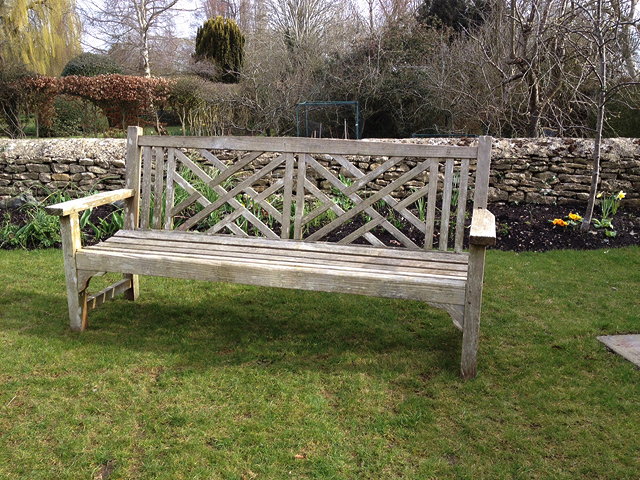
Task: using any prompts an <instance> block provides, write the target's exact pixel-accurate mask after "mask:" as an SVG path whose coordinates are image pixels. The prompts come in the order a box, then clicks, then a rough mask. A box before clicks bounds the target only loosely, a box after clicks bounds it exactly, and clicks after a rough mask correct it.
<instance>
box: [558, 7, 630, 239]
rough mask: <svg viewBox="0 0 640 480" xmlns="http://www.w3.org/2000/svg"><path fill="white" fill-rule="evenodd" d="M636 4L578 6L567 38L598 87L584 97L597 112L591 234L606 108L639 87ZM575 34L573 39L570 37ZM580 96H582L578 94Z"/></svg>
mask: <svg viewBox="0 0 640 480" xmlns="http://www.w3.org/2000/svg"><path fill="white" fill-rule="evenodd" d="M635 8H636V2H635V0H629V1H625V0H591V1H588V2H584V3H579V4H577V5H576V10H577V12H578V14H579V15H578V17H577V21H576V22H574V23H573V24H572V25H571V26H570V28H568V29H567V32H566V35H567V36H568V37H569V38H575V39H576V40H575V41H576V45H575V47H576V48H575V51H576V54H577V55H578V56H579V58H580V60H581V61H582V62H583V63H584V65H585V70H586V72H587V73H588V74H589V75H590V77H591V79H592V81H593V82H594V84H595V88H594V90H595V95H584V94H583V95H582V97H581V98H582V100H583V101H584V102H586V103H590V104H591V105H592V106H593V107H594V108H595V112H596V125H595V132H594V145H593V171H592V174H591V186H590V189H589V198H588V202H587V208H586V211H585V214H584V216H583V220H582V225H581V229H582V230H583V231H586V230H589V228H590V227H591V221H592V218H593V210H594V207H595V202H596V196H597V192H598V188H599V184H600V162H601V156H602V152H601V145H602V133H603V128H604V125H605V122H606V116H607V105H608V103H609V102H610V101H611V100H612V99H613V98H614V96H615V95H616V94H618V93H619V92H620V91H621V90H623V89H625V88H626V87H629V86H631V85H637V84H638V81H637V78H636V76H637V75H636V71H637V69H636V68H635V64H634V62H633V56H634V53H635V52H636V51H637V47H638V45H637V43H636V44H635V45H634V43H635V42H634V39H633V38H632V37H631V36H630V31H631V30H632V29H633V30H636V29H637V27H638V26H639V25H640V18H639V17H638V16H637V13H636V11H635ZM570 34H573V35H570ZM578 93H580V92H578Z"/></svg>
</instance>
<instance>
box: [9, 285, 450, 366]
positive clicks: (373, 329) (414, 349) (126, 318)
mask: <svg viewBox="0 0 640 480" xmlns="http://www.w3.org/2000/svg"><path fill="white" fill-rule="evenodd" d="M192 283H193V286H195V287H196V289H197V292H196V293H195V294H194V293H193V292H186V291H185V290H184V286H183V287H182V288H178V289H176V290H175V291H172V289H171V288H167V289H164V290H163V289H161V288H160V289H158V287H157V286H156V287H155V288H154V291H145V288H144V286H143V289H142V294H141V297H140V299H139V300H138V301H137V302H128V301H126V300H124V299H116V300H114V301H110V302H107V303H105V304H104V305H101V306H100V307H98V309H96V310H93V311H91V312H90V314H89V328H88V329H87V330H85V331H84V332H82V333H79V334H78V333H74V332H71V331H70V330H69V328H68V323H67V306H66V299H65V297H63V296H61V295H46V294H39V293H34V292H32V291H29V292H27V291H23V292H16V293H17V294H18V295H17V296H19V297H21V298H20V307H19V308H21V309H27V310H31V315H30V316H31V318H33V319H35V320H34V323H33V324H32V325H31V327H25V326H24V325H23V326H22V328H20V330H23V331H24V334H27V335H37V336H39V337H46V338H47V340H49V341H58V342H62V343H63V344H65V345H62V347H63V348H65V349H67V348H71V349H72V348H74V347H78V345H79V344H81V345H95V347H96V348H97V349H99V348H105V347H109V348H115V349H131V350H136V351H145V352H152V353H154V354H158V355H163V354H167V355H169V356H171V358H172V360H171V361H172V363H175V362H176V360H177V361H178V363H180V364H185V365H188V366H189V368H194V369H207V368H211V367H219V366H242V365H246V366H249V367H252V366H253V367H256V368H271V369H276V370H279V369H282V370H286V371H296V370H307V369H311V370H321V371H332V370H336V371H340V370H343V369H348V370H350V371H363V372H365V371H369V372H370V371H375V370H379V369H381V368H382V369H384V370H386V371H392V372H393V371H394V370H398V371H399V372H400V371H403V370H405V369H406V368H407V366H408V365H414V364H415V366H416V367H417V368H419V369H420V370H421V371H428V372H429V375H431V374H433V373H435V372H438V371H441V372H448V373H450V374H454V375H457V372H458V368H459V355H460V346H461V339H462V335H461V333H460V332H459V331H458V330H457V329H455V328H454V327H453V325H452V323H451V320H450V318H449V316H448V315H447V314H446V313H444V312H443V311H441V310H437V309H434V308H431V307H429V306H427V305H425V304H423V303H420V302H416V301H408V300H388V299H380V298H370V297H362V296H357V295H348V294H330V293H321V292H306V291H295V290H285V289H278V288H261V287H246V286H239V285H224V286H223V287H220V286H219V284H211V283H209V284H208V285H210V288H206V287H203V285H202V283H201V282H192ZM187 296H188V298H185V297H187ZM25 299H26V303H27V304H25ZM9 303H12V302H9ZM16 307H17V306H16ZM412 368H413V367H412Z"/></svg>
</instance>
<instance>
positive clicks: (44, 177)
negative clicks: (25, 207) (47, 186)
mask: <svg viewBox="0 0 640 480" xmlns="http://www.w3.org/2000/svg"><path fill="white" fill-rule="evenodd" d="M38 180H40V181H41V182H42V183H49V182H50V181H51V174H49V173H41V174H40V175H39V176H38Z"/></svg>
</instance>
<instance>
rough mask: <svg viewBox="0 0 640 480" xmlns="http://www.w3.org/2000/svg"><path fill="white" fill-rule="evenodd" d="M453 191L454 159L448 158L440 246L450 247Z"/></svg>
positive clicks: (442, 248) (441, 210) (443, 193)
mask: <svg viewBox="0 0 640 480" xmlns="http://www.w3.org/2000/svg"><path fill="white" fill-rule="evenodd" d="M452 191H453V159H451V158H449V159H447V161H446V163H445V166H444V186H443V189H442V208H441V209H440V239H439V240H438V248H439V249H440V250H443V251H444V250H447V248H448V247H449V216H450V214H451V193H452Z"/></svg>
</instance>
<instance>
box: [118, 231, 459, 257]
mask: <svg viewBox="0 0 640 480" xmlns="http://www.w3.org/2000/svg"><path fill="white" fill-rule="evenodd" d="M170 234H171V237H172V238H175V239H176V241H187V242H194V241H196V240H195V239H194V236H196V237H197V238H198V240H197V241H200V242H203V243H207V242H215V243H219V244H221V245H243V246H248V247H264V248H273V249H279V248H287V249H289V250H303V251H316V252H317V251H326V250H327V248H331V247H332V246H334V245H336V244H335V243H329V242H298V241H293V240H279V241H278V242H277V243H275V242H272V241H271V240H268V239H263V238H251V239H248V238H239V237H234V236H232V235H216V236H213V235H202V234H199V233H197V232H180V231H172V232H170ZM119 236H123V237H129V238H139V239H140V240H141V241H144V240H145V239H147V238H155V239H165V238H166V232H155V231H144V230H120V231H119V232H118V233H116V235H115V237H119ZM339 251H340V252H342V253H346V254H348V255H355V256H357V255H366V256H374V257H389V258H404V259H412V260H425V261H442V262H445V263H461V264H464V265H466V264H467V263H468V254H467V253H453V252H438V251H432V250H420V251H411V250H407V249H405V248H393V247H384V248H379V247H370V246H367V245H340V246H339Z"/></svg>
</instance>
